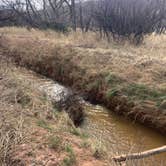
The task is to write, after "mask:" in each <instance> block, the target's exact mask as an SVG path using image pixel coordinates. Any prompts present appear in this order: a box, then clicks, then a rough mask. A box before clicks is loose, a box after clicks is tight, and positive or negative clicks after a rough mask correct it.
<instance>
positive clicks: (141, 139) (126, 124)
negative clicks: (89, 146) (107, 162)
mask: <svg viewBox="0 0 166 166" xmlns="http://www.w3.org/2000/svg"><path fill="white" fill-rule="evenodd" d="M19 76H20V78H23V79H24V80H25V81H26V82H27V81H29V82H30V83H31V84H33V86H34V87H35V88H36V87H37V88H38V89H40V90H41V91H43V92H44V93H45V94H46V95H48V96H49V97H50V98H52V99H53V100H55V101H59V100H61V98H62V97H64V96H68V95H70V93H71V91H69V90H68V89H67V88H65V87H63V86H61V85H60V84H58V83H56V82H54V81H52V80H50V79H46V78H45V77H40V76H37V75H35V74H34V73H33V72H28V73H27V72H26V73H22V74H20V75H19ZM82 103H83V106H84V107H85V110H86V114H87V116H86V118H85V121H84V123H83V124H82V125H81V128H82V130H84V131H85V132H86V133H88V135H90V136H91V137H92V138H93V139H94V140H97V142H99V143H100V144H99V145H98V146H101V147H104V148H106V150H107V151H110V152H113V153H114V154H116V153H118V154H122V153H125V154H127V153H131V152H139V151H144V150H148V149H152V148H156V147H160V146H163V145H166V137H165V136H162V135H160V134H159V133H157V132H156V131H154V130H152V129H149V128H147V127H144V126H143V125H140V124H138V123H134V122H132V121H129V120H127V119H125V118H124V117H120V116H118V115H116V114H115V113H113V112H112V111H110V110H107V109H106V108H104V107H102V106H98V105H92V104H89V103H88V102H82ZM148 160H149V161H150V162H148V163H149V164H147V165H163V164H164V162H165V164H166V154H160V155H156V156H155V157H153V160H154V162H155V164H154V162H153V163H152V161H151V158H149V159H148ZM161 160H162V164H161V163H160V161H161Z"/></svg>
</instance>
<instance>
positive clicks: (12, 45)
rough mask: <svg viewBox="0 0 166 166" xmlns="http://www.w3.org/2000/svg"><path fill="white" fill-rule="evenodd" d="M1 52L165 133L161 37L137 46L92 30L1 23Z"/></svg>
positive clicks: (165, 89) (165, 70) (165, 85)
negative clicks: (63, 30)
mask: <svg viewBox="0 0 166 166" xmlns="http://www.w3.org/2000/svg"><path fill="white" fill-rule="evenodd" d="M0 32H1V33H2V37H1V45H2V47H3V48H5V54H6V55H11V56H13V57H14V59H15V62H16V63H18V64H19V65H23V66H26V67H28V68H30V69H33V70H35V71H37V72H39V73H41V74H44V75H46V76H48V77H51V78H53V79H55V80H58V81H60V82H62V83H64V84H65V85H68V86H72V87H73V89H76V90H77V91H80V92H81V93H83V94H85V95H86V96H87V97H88V99H89V100H91V101H97V102H99V103H102V104H105V106H107V107H108V108H110V109H112V110H113V111H116V112H118V113H120V114H123V115H129V116H130V117H131V118H132V119H135V120H137V121H139V122H141V123H145V124H148V125H149V126H151V127H153V128H156V129H158V130H160V131H161V132H163V133H165V132H166V115H165V114H164V110H165V108H164V109H163V110H161V109H159V108H160V105H161V103H162V102H163V101H164V100H165V99H166V75H165V73H166V68H165V65H166V58H165V50H166V46H165V44H164V43H165V41H166V37H165V36H164V35H163V36H150V37H148V38H147V39H146V40H145V43H144V44H143V45H142V46H140V47H135V46H133V45H131V44H129V43H124V45H123V46H122V45H119V44H115V43H110V44H108V43H107V42H106V41H104V40H103V41H99V40H98V38H97V36H96V35H95V34H93V33H90V34H86V35H82V34H80V33H79V32H78V33H77V34H69V35H68V36H64V35H62V34H57V33H55V32H52V31H49V30H48V31H38V30H32V31H31V32H28V31H27V30H26V29H24V28H15V27H13V28H2V29H1V30H0Z"/></svg>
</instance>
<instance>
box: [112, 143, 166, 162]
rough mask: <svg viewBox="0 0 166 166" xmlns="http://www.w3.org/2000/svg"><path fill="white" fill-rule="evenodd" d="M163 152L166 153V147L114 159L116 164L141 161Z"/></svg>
mask: <svg viewBox="0 0 166 166" xmlns="http://www.w3.org/2000/svg"><path fill="white" fill-rule="evenodd" d="M163 152H166V145H165V146H162V147H159V148H155V149H152V150H147V151H144V152H140V153H133V154H128V155H121V156H116V157H113V158H112V159H113V160H114V161H115V162H122V161H126V160H133V159H141V158H145V157H149V156H152V155H156V154H159V153H163Z"/></svg>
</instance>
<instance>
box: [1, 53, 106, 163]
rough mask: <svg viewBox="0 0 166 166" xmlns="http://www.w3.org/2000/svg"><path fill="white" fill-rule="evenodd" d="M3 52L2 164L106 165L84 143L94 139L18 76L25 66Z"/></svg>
mask: <svg viewBox="0 0 166 166" xmlns="http://www.w3.org/2000/svg"><path fill="white" fill-rule="evenodd" d="M0 55H1V56H0V77H1V79H0V93H1V97H0V114H1V116H0V165H2V166H8V165H9V166H11V165H12V166H19V165H20V166H22V165H32V164H35V165H38V166H39V165H47V166H53V165H61V166H72V165H87V163H91V165H99V166H100V165H104V163H105V162H104V160H101V159H100V160H97V159H95V158H94V157H93V152H92V149H91V147H90V146H88V147H86V148H83V147H82V146H81V144H82V142H84V141H85V140H86V141H87V142H91V141H90V139H89V138H88V137H87V138H83V136H82V135H83V134H84V133H83V132H82V131H77V130H78V129H77V128H75V127H74V125H73V123H72V121H71V120H70V119H69V118H68V115H67V114H66V113H65V112H58V111H57V110H56V107H55V106H54V105H53V104H52V103H51V101H49V100H47V99H46V98H45V96H44V95H43V94H41V93H40V92H39V91H38V90H37V89H34V87H33V84H28V83H27V82H26V81H24V80H21V79H19V78H18V75H17V73H18V71H19V72H20V71H22V70H25V69H20V68H16V67H15V66H13V65H12V64H10V62H9V61H8V63H7V60H6V59H4V58H3V57H2V54H0ZM76 132H77V133H79V134H77V135H76V134H74V133H76Z"/></svg>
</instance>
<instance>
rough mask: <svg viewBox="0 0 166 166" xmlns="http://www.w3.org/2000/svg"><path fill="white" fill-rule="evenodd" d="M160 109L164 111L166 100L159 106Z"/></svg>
mask: <svg viewBox="0 0 166 166" xmlns="http://www.w3.org/2000/svg"><path fill="white" fill-rule="evenodd" d="M159 108H160V109H162V110H163V109H165V110H166V100H164V101H163V102H162V103H161V104H160V107H159Z"/></svg>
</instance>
